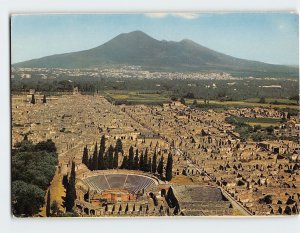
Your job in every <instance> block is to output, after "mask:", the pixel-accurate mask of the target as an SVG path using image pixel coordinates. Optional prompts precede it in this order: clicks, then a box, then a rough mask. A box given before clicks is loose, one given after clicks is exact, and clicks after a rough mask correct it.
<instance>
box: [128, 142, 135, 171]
mask: <svg viewBox="0 0 300 233" xmlns="http://www.w3.org/2000/svg"><path fill="white" fill-rule="evenodd" d="M133 157H134V152H133V147H132V146H130V148H129V158H128V169H129V170H132V169H133V165H134V162H133Z"/></svg>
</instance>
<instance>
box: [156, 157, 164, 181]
mask: <svg viewBox="0 0 300 233" xmlns="http://www.w3.org/2000/svg"><path fill="white" fill-rule="evenodd" d="M157 172H158V174H159V175H160V177H162V175H163V172H164V157H163V156H161V158H160V160H159V163H158V166H157Z"/></svg>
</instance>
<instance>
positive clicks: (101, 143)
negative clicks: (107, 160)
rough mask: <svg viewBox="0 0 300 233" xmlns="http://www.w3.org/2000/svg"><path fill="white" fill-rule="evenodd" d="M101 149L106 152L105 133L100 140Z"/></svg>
mask: <svg viewBox="0 0 300 233" xmlns="http://www.w3.org/2000/svg"><path fill="white" fill-rule="evenodd" d="M100 151H102V153H103V154H104V151H105V135H102V137H101V141H100Z"/></svg>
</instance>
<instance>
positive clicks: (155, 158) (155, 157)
mask: <svg viewBox="0 0 300 233" xmlns="http://www.w3.org/2000/svg"><path fill="white" fill-rule="evenodd" d="M156 166H157V155H156V150H155V151H154V155H153V161H152V167H151V170H152V173H154V174H155V173H156V169H157V167H156Z"/></svg>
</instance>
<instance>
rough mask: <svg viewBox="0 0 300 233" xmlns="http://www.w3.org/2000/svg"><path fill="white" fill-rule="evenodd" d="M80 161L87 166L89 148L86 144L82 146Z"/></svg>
mask: <svg viewBox="0 0 300 233" xmlns="http://www.w3.org/2000/svg"><path fill="white" fill-rule="evenodd" d="M82 163H83V164H85V165H86V166H87V167H88V166H89V150H88V148H87V146H85V147H84V148H83V155H82Z"/></svg>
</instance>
